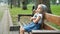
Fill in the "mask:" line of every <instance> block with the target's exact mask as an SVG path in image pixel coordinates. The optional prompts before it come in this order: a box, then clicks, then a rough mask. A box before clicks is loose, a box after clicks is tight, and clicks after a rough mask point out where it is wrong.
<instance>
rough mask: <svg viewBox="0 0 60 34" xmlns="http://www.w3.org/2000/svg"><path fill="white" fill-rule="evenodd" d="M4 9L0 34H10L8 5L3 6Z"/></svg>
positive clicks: (0, 23)
mask: <svg viewBox="0 0 60 34" xmlns="http://www.w3.org/2000/svg"><path fill="white" fill-rule="evenodd" d="M1 7H4V8H3V9H2V8H1V9H2V10H4V14H3V17H2V20H1V22H0V34H9V23H8V13H7V12H8V8H7V5H4V6H1Z"/></svg>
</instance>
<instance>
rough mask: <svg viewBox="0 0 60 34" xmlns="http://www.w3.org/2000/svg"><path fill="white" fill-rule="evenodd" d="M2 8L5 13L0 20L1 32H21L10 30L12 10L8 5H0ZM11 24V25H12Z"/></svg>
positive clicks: (15, 33) (0, 33)
mask: <svg viewBox="0 0 60 34" xmlns="http://www.w3.org/2000/svg"><path fill="white" fill-rule="evenodd" d="M0 7H1V9H2V10H3V12H4V14H3V17H2V20H1V22H0V34H19V31H9V29H10V27H9V26H13V25H12V20H11V16H10V12H9V9H8V5H6V4H5V5H3V6H2V5H0ZM10 24H11V25H10Z"/></svg>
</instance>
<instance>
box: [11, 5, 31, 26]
mask: <svg viewBox="0 0 60 34" xmlns="http://www.w3.org/2000/svg"><path fill="white" fill-rule="evenodd" d="M31 7H32V6H28V9H27V10H23V9H22V8H21V7H20V8H18V7H13V8H12V9H10V13H11V17H12V21H13V23H14V25H17V18H16V17H18V14H32V8H31Z"/></svg>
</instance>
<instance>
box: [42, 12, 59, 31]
mask: <svg viewBox="0 0 60 34" xmlns="http://www.w3.org/2000/svg"><path fill="white" fill-rule="evenodd" d="M45 19H46V20H47V21H49V22H52V23H54V24H56V25H59V26H60V16H56V15H53V14H49V13H45ZM43 26H44V27H43V28H44V29H47V30H55V28H53V27H51V26H49V25H47V24H46V23H44V25H43Z"/></svg>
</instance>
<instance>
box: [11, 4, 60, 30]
mask: <svg viewBox="0 0 60 34" xmlns="http://www.w3.org/2000/svg"><path fill="white" fill-rule="evenodd" d="M51 11H52V13H53V14H54V15H59V16H60V5H59V6H57V5H51ZM10 13H11V17H12V20H13V23H14V24H15V25H16V24H17V16H18V14H32V6H28V9H27V10H22V8H18V7H13V8H12V9H10ZM49 24H50V25H52V26H53V27H55V28H57V29H60V26H57V25H56V24H53V23H49Z"/></svg>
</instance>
